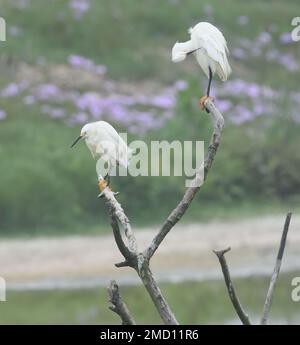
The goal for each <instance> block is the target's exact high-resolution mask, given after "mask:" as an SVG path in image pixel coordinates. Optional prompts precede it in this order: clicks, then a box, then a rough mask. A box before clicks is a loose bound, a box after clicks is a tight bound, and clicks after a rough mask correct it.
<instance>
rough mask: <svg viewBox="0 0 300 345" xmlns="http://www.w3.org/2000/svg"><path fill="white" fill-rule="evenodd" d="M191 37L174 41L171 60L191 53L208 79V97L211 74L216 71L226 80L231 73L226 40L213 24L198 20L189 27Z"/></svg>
mask: <svg viewBox="0 0 300 345" xmlns="http://www.w3.org/2000/svg"><path fill="white" fill-rule="evenodd" d="M189 34H190V35H191V39H190V40H189V41H186V42H176V43H175V44H174V46H173V49H172V61H173V62H181V61H183V60H185V58H186V57H187V56H188V55H190V54H192V55H194V56H195V58H196V60H197V62H198V64H199V65H200V67H201V68H202V70H203V72H204V73H205V75H206V76H207V78H208V79H209V83H208V88H207V93H206V98H207V97H209V93H210V86H211V80H212V76H213V75H214V74H215V73H216V74H217V75H218V76H219V77H220V79H221V80H222V81H226V80H227V78H228V76H229V75H230V73H231V67H230V65H229V62H228V57H227V55H228V54H229V51H228V48H227V43H226V40H225V38H224V36H223V34H222V32H221V31H220V30H219V29H218V28H216V27H215V26H214V25H212V24H210V23H207V22H200V23H198V24H197V25H196V26H194V27H193V28H190V29H189Z"/></svg>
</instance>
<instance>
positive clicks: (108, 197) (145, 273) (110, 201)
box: [101, 100, 224, 325]
mask: <svg viewBox="0 0 300 345" xmlns="http://www.w3.org/2000/svg"><path fill="white" fill-rule="evenodd" d="M205 107H206V108H207V109H208V110H209V113H210V116H211V117H212V119H213V124H214V129H213V133H212V137H211V141H210V144H209V147H208V153H207V156H206V158H205V161H204V166H202V167H200V168H199V169H198V170H197V172H196V175H195V178H194V180H193V181H192V186H191V187H189V188H188V189H187V191H186V193H185V195H184V196H183V199H182V201H181V202H180V203H179V204H178V206H177V207H176V208H175V210H174V211H173V212H172V213H171V214H170V216H169V217H168V219H167V220H166V222H165V224H164V225H163V227H162V229H161V230H160V232H159V233H158V235H157V236H156V237H155V238H154V240H153V242H152V244H151V245H150V246H149V247H148V248H147V249H146V250H145V251H144V252H143V253H139V252H138V246H137V242H136V239H135V236H134V233H133V231H132V229H131V226H130V222H129V219H128V217H127V216H126V214H125V212H124V210H123V208H122V207H121V205H120V204H119V203H118V201H117V200H116V198H115V195H114V193H113V192H112V191H111V190H110V189H109V188H105V189H104V190H103V191H102V193H101V196H103V197H104V199H105V201H106V204H107V206H108V212H109V216H110V219H111V226H112V229H113V233H114V237H115V241H116V244H117V246H118V248H119V250H120V252H121V254H122V255H123V257H124V258H125V261H123V262H120V263H117V264H116V266H117V267H124V266H130V267H132V268H134V269H135V270H136V271H137V273H138V275H139V277H140V278H141V280H142V282H143V284H144V286H145V288H146V290H147V291H148V293H149V295H150V297H151V299H152V301H153V303H154V305H155V307H156V309H157V311H158V313H159V314H160V317H161V319H162V320H163V322H164V323H165V324H166V325H177V324H178V322H177V320H176V318H175V316H174V314H173V312H172V311H171V309H170V307H169V305H168V303H167V301H166V299H165V298H164V296H163V294H162V293H161V291H160V289H159V287H158V285H157V282H156V281H155V279H154V277H153V274H152V272H151V270H150V267H149V263H150V259H151V257H152V256H153V254H154V253H155V251H156V249H157V248H158V246H159V245H160V243H161V242H162V240H163V239H164V238H165V236H166V235H167V233H168V232H169V231H170V230H171V229H172V227H173V226H174V225H175V224H176V223H177V222H178V221H179V220H180V219H181V217H182V216H183V214H184V213H185V211H186V209H187V208H188V206H189V205H190V204H191V202H192V200H193V198H194V196H195V194H196V192H197V191H198V190H199V188H200V186H201V185H202V183H203V182H204V180H205V178H206V176H207V173H208V171H209V169H210V167H211V165H212V162H213V160H214V157H215V154H216V151H217V148H218V146H219V142H220V138H221V134H222V130H223V127H224V119H223V116H222V115H221V113H220V112H219V110H218V109H217V108H216V107H215V106H214V104H213V103H212V102H211V101H210V100H208V101H206V103H205ZM203 169H204V178H203V174H202V171H203ZM119 224H120V225H122V228H123V230H124V234H125V237H126V239H127V242H128V243H126V242H125V241H124V238H123V236H122V231H121V230H122V229H120V226H119Z"/></svg>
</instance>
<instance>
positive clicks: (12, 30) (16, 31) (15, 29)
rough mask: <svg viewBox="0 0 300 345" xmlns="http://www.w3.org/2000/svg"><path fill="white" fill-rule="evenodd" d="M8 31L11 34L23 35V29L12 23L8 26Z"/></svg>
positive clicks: (14, 35) (15, 35)
mask: <svg viewBox="0 0 300 345" xmlns="http://www.w3.org/2000/svg"><path fill="white" fill-rule="evenodd" d="M8 32H9V33H10V35H11V36H13V37H17V36H22V35H23V30H22V29H21V28H20V27H18V26H15V25H12V26H10V27H9V29H8Z"/></svg>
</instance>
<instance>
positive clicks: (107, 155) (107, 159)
mask: <svg viewBox="0 0 300 345" xmlns="http://www.w3.org/2000/svg"><path fill="white" fill-rule="evenodd" d="M80 139H84V140H85V143H86V145H87V147H88V148H89V150H90V151H91V154H92V156H93V158H94V159H97V164H96V171H97V175H98V180H99V184H98V185H99V188H100V190H101V191H103V190H104V189H105V188H106V187H107V186H108V185H109V180H110V176H111V172H112V170H113V168H116V167H117V166H122V167H124V168H127V167H128V164H129V160H130V158H131V156H132V150H131V149H130V148H129V147H128V146H127V144H126V142H125V141H124V140H123V138H122V137H121V136H120V135H119V134H118V132H117V131H116V130H115V129H114V128H113V126H111V125H110V124H109V123H107V122H105V121H97V122H91V123H87V124H86V125H84V126H83V127H82V129H81V133H80V136H79V137H78V138H77V139H76V140H75V141H74V143H73V144H72V145H71V147H73V146H74V145H75V144H76V143H77V142H78V141H79V140H80ZM101 160H102V162H103V163H107V165H108V168H107V170H106V171H107V174H106V176H105V177H104V178H103V175H102V174H103V171H102V168H103V165H102V164H100V163H102V162H101Z"/></svg>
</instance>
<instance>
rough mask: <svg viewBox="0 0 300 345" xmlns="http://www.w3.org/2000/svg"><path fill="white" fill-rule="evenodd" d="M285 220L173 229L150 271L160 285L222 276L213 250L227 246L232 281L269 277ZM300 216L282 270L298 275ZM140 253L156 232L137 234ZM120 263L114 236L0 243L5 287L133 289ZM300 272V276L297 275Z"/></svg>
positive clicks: (134, 279)
mask: <svg viewBox="0 0 300 345" xmlns="http://www.w3.org/2000/svg"><path fill="white" fill-rule="evenodd" d="M283 223H284V216H269V217H263V218H257V219H245V220H239V221H222V222H220V221H216V222H212V223H207V224H201V223H199V224H189V225H185V224H184V225H183V224H180V225H177V226H176V227H175V228H174V229H173V230H172V231H171V233H170V234H169V235H168V237H167V238H166V239H165V242H164V243H163V244H162V245H161V247H160V248H159V250H158V251H157V253H156V255H155V257H154V259H153V262H152V269H153V271H154V272H155V274H156V276H157V278H158V279H159V280H161V281H162V280H163V281H181V280H187V279H195V280H201V279H210V278H218V277H220V273H221V272H220V267H219V263H218V261H217V259H216V257H215V256H214V254H213V253H212V250H213V249H222V248H225V247H227V246H231V248H232V251H231V252H230V253H228V254H227V259H228V263H229V264H230V268H231V271H232V274H233V275H234V276H242V275H252V274H269V273H271V272H272V269H273V265H274V262H275V257H276V254H277V250H278V245H279V240H280V237H281V232H282V227H283ZM299 229H300V217H299V216H298V217H297V216H294V217H293V219H292V222H291V226H290V232H289V236H288V241H287V246H286V252H285V256H284V260H283V264H282V270H283V271H291V270H300V231H299ZM135 233H136V237H137V239H138V243H139V246H140V249H141V250H142V249H144V248H145V247H146V245H147V244H148V243H149V242H150V241H151V239H152V238H153V236H154V234H155V233H156V229H155V230H154V229H149V228H147V229H143V230H141V229H136V230H135ZM121 260H122V257H121V255H120V253H119V252H118V250H117V247H116V245H115V242H114V240H113V237H112V235H106V236H67V237H59V238H34V239H25V240H18V239H7V240H6V239H5V240H0V262H1V263H2V265H1V268H0V275H1V276H2V277H4V278H5V279H6V282H7V285H8V287H11V288H14V289H23V288H30V289H33V288H70V287H73V288H76V287H78V288H79V287H90V286H95V285H107V284H108V282H109V280H110V279H117V280H118V281H120V282H121V283H123V284H135V283H137V282H138V279H137V277H136V275H135V273H134V272H133V271H132V270H131V269H128V268H121V269H117V268H115V267H114V263H116V262H119V261H121ZM299 273H300V272H299Z"/></svg>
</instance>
